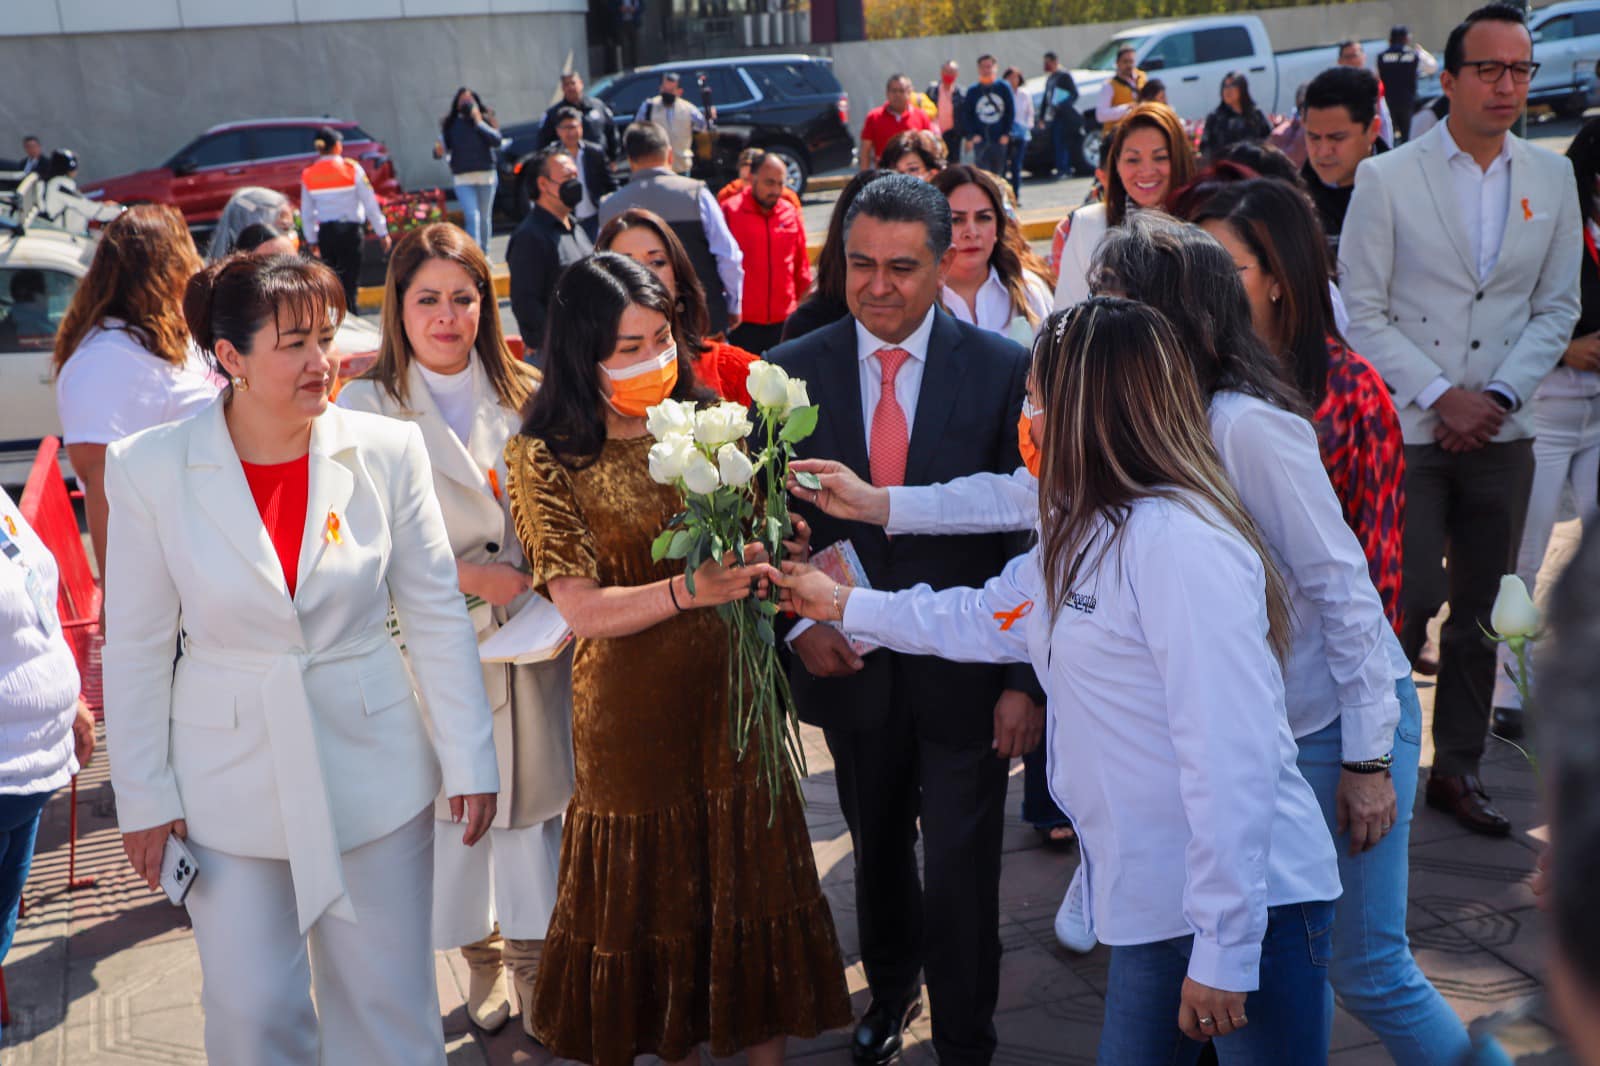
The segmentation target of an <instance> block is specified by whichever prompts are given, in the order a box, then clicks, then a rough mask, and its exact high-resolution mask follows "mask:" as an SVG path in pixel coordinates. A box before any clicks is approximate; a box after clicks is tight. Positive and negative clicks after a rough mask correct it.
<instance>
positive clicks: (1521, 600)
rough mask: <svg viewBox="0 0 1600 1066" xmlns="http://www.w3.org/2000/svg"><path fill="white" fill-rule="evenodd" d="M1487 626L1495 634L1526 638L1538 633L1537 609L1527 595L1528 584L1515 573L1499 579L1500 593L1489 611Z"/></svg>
mask: <svg viewBox="0 0 1600 1066" xmlns="http://www.w3.org/2000/svg"><path fill="white" fill-rule="evenodd" d="M1489 626H1490V628H1492V629H1493V630H1494V631H1495V634H1496V635H1497V636H1501V637H1506V638H1508V639H1511V640H1526V639H1527V638H1529V637H1534V636H1537V635H1538V633H1539V609H1538V608H1537V607H1535V606H1534V605H1533V600H1532V598H1530V597H1529V596H1528V586H1526V585H1524V584H1523V583H1522V579H1521V578H1520V577H1518V576H1517V575H1515V574H1506V575H1505V576H1503V577H1502V578H1501V579H1500V594H1499V595H1497V596H1496V597H1495V598H1494V609H1493V610H1492V611H1490V612H1489Z"/></svg>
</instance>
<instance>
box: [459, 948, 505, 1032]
mask: <svg viewBox="0 0 1600 1066" xmlns="http://www.w3.org/2000/svg"><path fill="white" fill-rule="evenodd" d="M501 945H502V942H501V940H500V934H499V932H498V931H497V932H493V933H490V934H489V935H488V936H486V937H484V938H483V939H482V940H480V941H478V942H477V943H476V944H467V945H466V946H464V947H463V948H462V949H461V957H462V958H464V959H466V960H467V973H468V982H467V1017H468V1018H469V1019H471V1021H472V1024H473V1025H476V1026H477V1027H478V1028H479V1029H482V1030H483V1031H484V1032H486V1033H492V1032H494V1031H495V1030H496V1029H499V1028H500V1027H501V1026H502V1025H504V1024H506V1019H507V1018H509V1017H511V999H510V997H509V996H508V995H507V993H506V967H505V960H503V959H502V958H501Z"/></svg>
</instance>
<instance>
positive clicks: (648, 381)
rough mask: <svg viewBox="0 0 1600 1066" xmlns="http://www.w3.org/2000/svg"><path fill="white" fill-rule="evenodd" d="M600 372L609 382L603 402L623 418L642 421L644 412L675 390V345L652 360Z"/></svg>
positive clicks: (676, 364) (604, 369) (676, 363)
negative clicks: (608, 389) (621, 368)
mask: <svg viewBox="0 0 1600 1066" xmlns="http://www.w3.org/2000/svg"><path fill="white" fill-rule="evenodd" d="M600 372H601V373H602V374H604V375H605V376H606V378H607V379H608V380H609V381H610V382H611V395H610V396H608V397H606V402H607V403H609V404H610V405H611V408H612V410H614V411H616V412H617V414H619V415H622V416H624V417H626V418H643V417H644V416H645V412H646V411H648V410H650V408H652V407H654V406H655V405H656V404H658V403H660V402H661V401H662V400H665V399H666V398H667V397H669V396H671V395H672V390H673V389H675V388H677V387H678V346H677V345H676V344H673V345H669V346H668V347H667V349H666V350H665V351H663V352H662V353H661V354H660V355H658V356H656V357H655V358H654V359H647V360H645V361H644V362H642V363H635V364H634V365H633V366H630V367H628V368H627V369H626V370H617V371H612V370H608V369H607V368H606V367H603V366H602V367H601V368H600Z"/></svg>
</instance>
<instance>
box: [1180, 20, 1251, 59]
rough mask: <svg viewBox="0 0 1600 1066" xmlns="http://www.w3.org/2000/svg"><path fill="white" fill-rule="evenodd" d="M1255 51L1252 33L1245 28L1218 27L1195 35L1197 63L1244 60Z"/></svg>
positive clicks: (1200, 31)
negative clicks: (1251, 40) (1251, 39)
mask: <svg viewBox="0 0 1600 1066" xmlns="http://www.w3.org/2000/svg"><path fill="white" fill-rule="evenodd" d="M1254 51H1255V48H1254V47H1253V46H1252V45H1251V43H1250V31H1249V30H1247V29H1245V28H1244V27H1243V26H1218V27H1216V28H1215V29H1209V30H1199V31H1197V32H1196V33H1195V35H1194V53H1195V55H1194V58H1195V62H1197V63H1221V62H1224V61H1226V60H1229V59H1244V58H1246V57H1247V56H1249V55H1251V54H1252V53H1253V52H1254Z"/></svg>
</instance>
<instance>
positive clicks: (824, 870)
mask: <svg viewBox="0 0 1600 1066" xmlns="http://www.w3.org/2000/svg"><path fill="white" fill-rule="evenodd" d="M1573 532H1574V531H1573V530H1572V529H1571V528H1570V527H1568V528H1566V529H1564V530H1563V540H1564V542H1565V543H1564V544H1562V545H1558V550H1557V552H1556V553H1553V555H1552V559H1551V560H1550V561H1549V564H1548V565H1547V566H1546V573H1547V574H1549V575H1553V573H1554V572H1555V570H1556V569H1557V568H1558V565H1559V561H1560V559H1561V558H1562V557H1563V556H1564V554H1565V552H1567V551H1570V548H1571V542H1572V538H1573ZM1545 587H1548V584H1545ZM1431 696H1432V692H1431V687H1424V688H1423V706H1424V710H1425V711H1429V710H1430V709H1431V704H1432V699H1431ZM1424 733H1425V735H1426V730H1425V731H1424ZM807 744H808V751H809V757H810V759H811V767H812V776H811V778H810V779H809V780H808V781H807V782H806V784H805V790H806V795H807V797H808V801H809V806H808V808H807V821H808V822H809V824H810V828H811V837H812V841H813V844H814V846H815V850H816V857H817V867H818V869H819V871H820V872H821V874H822V880H823V885H824V888H825V890H826V892H827V895H828V898H829V900H830V901H831V902H832V905H833V913H834V918H835V921H836V922H837V925H838V930H839V935H840V937H841V939H842V941H843V944H844V947H845V951H846V960H847V963H848V964H849V967H850V970H849V982H850V989H851V992H852V994H853V995H854V997H855V1005H856V1009H857V1011H858V1012H859V1011H860V1010H861V1009H863V1008H864V1007H865V1000H866V993H865V991H864V987H865V982H864V979H863V977H862V972H861V967H860V964H859V961H858V959H857V957H856V954H855V945H856V916H855V904H854V891H853V889H854V886H853V882H852V866H851V857H850V847H849V837H848V835H847V833H846V832H845V826H844V819H843V818H842V816H841V815H840V813H839V808H838V803H837V800H836V799H835V796H834V788H833V774H832V767H831V763H830V761H829V759H828V754H827V750H826V748H825V747H824V746H823V744H822V742H821V737H820V735H818V734H816V733H814V732H813V733H811V734H809V735H808V738H807ZM1428 761H1429V753H1428V752H1427V751H1424V762H1425V763H1426V762H1428ZM1483 777H1484V780H1485V782H1486V783H1487V786H1488V788H1489V791H1490V793H1491V794H1492V795H1493V796H1494V798H1495V800H1496V802H1497V803H1498V804H1499V806H1500V807H1501V809H1502V810H1504V811H1505V813H1506V814H1507V815H1508V816H1509V817H1510V818H1511V820H1512V822H1513V824H1514V826H1515V827H1516V830H1515V832H1514V833H1513V835H1512V836H1511V837H1510V838H1509V839H1505V840H1489V839H1485V838H1483V837H1478V836H1474V835H1472V834H1470V833H1467V832H1465V831H1463V830H1462V829H1460V828H1459V827H1458V826H1457V825H1456V824H1455V822H1454V821H1453V820H1451V819H1449V818H1446V817H1444V816H1442V815H1440V814H1437V813H1435V812H1433V811H1430V810H1428V809H1426V808H1425V807H1423V806H1422V805H1421V803H1420V802H1418V804H1417V813H1416V818H1415V820H1414V821H1413V823H1412V836H1411V883H1410V901H1411V906H1410V918H1409V922H1408V927H1409V930H1410V933H1411V936H1412V943H1413V947H1414V948H1415V951H1416V955H1417V958H1418V961H1419V962H1420V963H1421V964H1422V968H1423V969H1424V970H1425V971H1426V972H1427V974H1428V976H1429V977H1430V978H1432V980H1433V981H1434V983H1435V984H1436V985H1437V986H1438V988H1439V990H1440V991H1441V992H1443V993H1444V995H1445V997H1446V998H1447V999H1448V1000H1449V1001H1450V1003H1451V1004H1452V1005H1453V1006H1454V1007H1455V1008H1456V1010H1457V1011H1459V1012H1460V1014H1461V1015H1462V1017H1463V1018H1465V1019H1467V1020H1468V1021H1469V1022H1470V1021H1476V1020H1478V1019H1483V1018H1485V1017H1486V1016H1490V1015H1495V1014H1509V1015H1512V1016H1513V1018H1512V1020H1510V1021H1509V1023H1508V1024H1505V1025H1504V1026H1503V1027H1502V1028H1501V1030H1500V1037H1501V1040H1502V1042H1503V1043H1504V1045H1505V1047H1506V1048H1507V1050H1508V1051H1509V1052H1511V1054H1512V1056H1513V1058H1515V1059H1516V1061H1517V1062H1518V1063H1519V1066H1567V1064H1568V1063H1570V1061H1571V1060H1570V1059H1569V1058H1568V1056H1567V1055H1566V1054H1565V1053H1564V1052H1563V1051H1562V1050H1561V1047H1560V1040H1559V1038H1558V1037H1557V1035H1556V1034H1555V1032H1554V1031H1553V1029H1552V1028H1551V1027H1550V1018H1549V1011H1548V1008H1547V1006H1545V1005H1544V1003H1543V1001H1542V998H1540V997H1537V995H1536V994H1537V993H1538V991H1539V987H1540V974H1541V973H1542V969H1543V961H1542V960H1543V943H1544V937H1545V935H1546V933H1545V930H1544V927H1543V922H1542V920H1541V916H1540V915H1539V913H1538V912H1537V910H1536V909H1535V908H1534V905H1533V895H1532V893H1531V891H1530V890H1529V887H1528V881H1529V877H1530V874H1531V872H1532V869H1533V862H1534V856H1535V854H1536V851H1537V849H1538V848H1539V846H1540V843H1539V839H1538V835H1539V834H1540V829H1539V826H1540V824H1541V821H1542V819H1541V818H1540V817H1539V814H1538V810H1537V804H1536V793H1535V781H1534V777H1533V774H1532V772H1531V771H1530V770H1529V768H1528V766H1527V764H1526V763H1525V762H1524V761H1523V759H1522V757H1521V756H1520V755H1518V754H1517V752H1515V751H1514V750H1512V749H1510V748H1509V747H1507V746H1505V745H1503V744H1498V743H1495V744H1494V745H1493V747H1492V748H1491V750H1490V754H1489V757H1488V758H1487V760H1486V762H1485V765H1484V769H1483ZM1011 786H1012V788H1011V792H1012V795H1011V803H1010V815H1011V817H1010V818H1009V819H1008V821H1007V824H1006V831H1005V833H1006V835H1005V852H1006V857H1005V875H1004V879H1003V882H1002V886H1001V893H1002V902H1001V909H1002V925H1001V931H1000V932H1001V939H1002V941H1003V943H1004V946H1005V957H1004V960H1003V962H1002V964H1001V982H1000V1004H999V1010H998V1013H997V1016H996V1024H997V1026H998V1028H999V1031H1000V1051H999V1054H998V1055H997V1056H996V1058H995V1062H996V1064H997V1066H1023V1064H1046V1063H1049V1064H1065V1063H1092V1062H1093V1061H1094V1052H1095V1046H1096V1041H1097V1039H1098V1033H1099V1028H1100V1018H1101V1010H1102V1003H1103V996H1104V992H1105V981H1106V964H1107V959H1108V953H1107V951H1106V949H1104V948H1100V949H1097V950H1096V951H1094V952H1093V953H1091V954H1089V955H1086V956H1075V955H1072V954H1070V953H1069V952H1067V951H1065V950H1063V949H1062V948H1060V947H1058V946H1057V945H1056V943H1055V938H1054V935H1053V933H1052V921H1053V918H1054V916H1055V911H1056V906H1057V904H1058V902H1059V901H1060V898H1061V894H1062V892H1063V891H1064V890H1065V888H1066V885H1067V882H1068V880H1069V878H1070V876H1071V873H1072V870H1073V867H1074V866H1075V864H1076V863H1077V855H1076V853H1075V852H1068V853H1060V852H1055V851H1051V850H1049V849H1046V848H1043V847H1041V846H1040V844H1039V841H1038V837H1037V836H1036V834H1035V833H1034V832H1033V831H1032V830H1031V829H1030V828H1028V827H1027V826H1026V825H1024V824H1023V823H1022V822H1020V821H1019V820H1018V819H1017V817H1016V815H1017V811H1018V808H1019V806H1020V803H1021V792H1022V774H1021V766H1020V764H1017V766H1016V767H1015V772H1014V773H1013V776H1012V782H1011ZM79 813H80V819H81V822H82V825H81V827H80V838H79V848H78V871H79V874H80V876H82V875H83V874H89V875H91V876H93V877H95V879H96V883H95V885H94V886H93V887H92V888H83V889H79V890H77V891H76V892H71V893H69V892H67V891H66V890H65V889H66V867H67V848H66V846H65V841H66V835H67V833H66V827H67V797H66V794H65V793H64V792H63V793H62V794H61V795H59V796H58V797H56V799H55V800H53V801H52V803H51V805H50V807H49V808H48V810H47V812H46V822H45V825H44V827H43V831H42V834H41V839H40V850H39V855H38V858H37V861H36V862H35V865H34V871H33V876H32V878H31V879H30V880H29V882H28V885H27V889H26V892H25V899H26V901H27V906H28V910H27V914H26V916H25V917H24V918H23V920H22V922H21V924H20V927H19V929H18V933H17V940H16V944H15V945H14V946H13V948H12V951H11V956H10V958H9V959H8V960H7V963H6V967H5V977H6V981H7V984H8V985H9V987H10V994H11V1009H12V1015H13V1017H12V1025H11V1026H10V1027H8V1028H7V1029H6V1031H5V1040H4V1043H3V1044H0V1064H4V1066H45V1064H49V1066H62V1064H72V1066H90V1064H93V1066H100V1064H106V1066H122V1064H133V1063H159V1064H162V1066H180V1064H186V1063H204V1062H205V1056H204V1054H203V1052H202V1050H201V1047H202V1044H201V1013H200V1005H199V1003H200V999H199V996H200V967H199V962H198V958H197V956H196V953H195V950H194V943H193V940H192V938H191V936H190V932H189V927H188V923H187V920H186V918H185V916H184V912H183V911H181V910H178V909H175V908H173V907H172V906H170V905H169V904H168V903H167V902H166V900H165V899H164V898H157V897H155V896H153V895H152V894H151V893H150V892H149V891H147V890H146V889H145V888H144V887H143V886H142V885H139V884H136V883H135V881H134V878H133V876H132V874H131V872H130V871H129V869H128V867H127V864H126V862H125V861H124V860H123V858H122V853H121V847H120V843H119V838H118V836H117V834H116V831H115V827H114V822H113V810H112V803H111V789H110V785H109V784H108V783H107V778H106V767H105V761H104V759H103V758H97V759H96V761H95V764H94V766H93V767H92V768H91V769H90V770H89V771H88V772H87V773H85V774H84V775H83V776H82V778H81V780H80V792H79ZM437 958H438V974H439V992H440V1000H441V1005H442V1008H443V1012H444V1026H445V1031H446V1034H447V1035H448V1037H449V1047H450V1062H451V1064H452V1066H479V1064H485V1063H494V1064H501V1063H528V1064H536V1066H543V1064H547V1063H551V1062H552V1061H553V1060H552V1059H551V1058H550V1057H549V1056H548V1055H547V1054H545V1053H544V1052H542V1051H541V1050H540V1049H539V1048H537V1047H536V1046H535V1045H533V1044H532V1043H531V1042H530V1041H528V1040H527V1039H526V1038H525V1037H523V1035H522V1033H521V1031H520V1029H519V1027H518V1025H517V1021H518V1019H517V1018H515V1017H513V1019H512V1022H511V1024H509V1025H507V1026H506V1028H505V1029H503V1030H502V1031H501V1032H500V1033H498V1034H496V1035H495V1036H493V1037H489V1038H484V1037H482V1036H480V1035H478V1034H475V1033H473V1032H470V1031H469V1025H468V1023H467V1021H466V1014H465V1010H464V1008H463V994H464V991H465V988H466V972H465V968H464V967H463V965H462V963H461V960H460V959H459V957H458V956H456V955H454V954H453V953H450V954H446V953H441V954H440V955H439V956H438V957H437ZM911 1037H912V1039H911V1044H910V1046H909V1048H908V1050H907V1053H906V1055H905V1057H904V1061H905V1062H906V1063H908V1064H929V1063H933V1062H935V1061H936V1059H935V1057H934V1054H933V1051H932V1047H931V1043H930V1042H929V1029H928V1022H927V1018H926V1015H924V1017H923V1019H922V1020H920V1021H919V1022H918V1023H917V1024H916V1026H915V1027H914V1028H913V1030H912V1033H911ZM846 1040H847V1034H846V1033H844V1032H839V1033H833V1034H828V1035H827V1036H824V1037H822V1038H821V1039H818V1040H815V1041H809V1042H806V1043H801V1044H795V1045H793V1046H792V1047H791V1049H790V1055H791V1058H792V1059H794V1060H797V1061H800V1062H804V1063H815V1064H817V1066H822V1064H832V1063H838V1064H841V1066H842V1064H845V1063H848V1062H849V1061H850V1059H849V1055H848V1052H847V1051H846V1048H845V1045H846ZM1333 1046H1334V1054H1333V1059H1332V1061H1333V1063H1335V1064H1337V1066H1365V1064H1369V1063H1370V1064H1378V1063H1385V1062H1388V1061H1389V1060H1388V1057H1387V1056H1386V1055H1385V1054H1384V1053H1383V1051H1382V1048H1381V1047H1380V1045H1378V1043H1377V1042H1376V1039H1375V1038H1374V1037H1373V1035H1372V1034H1371V1033H1370V1032H1369V1031H1368V1030H1367V1029H1366V1028H1365V1027H1363V1026H1362V1025H1361V1024H1360V1023H1358V1022H1356V1021H1355V1020H1354V1019H1352V1018H1351V1017H1350V1016H1348V1015H1347V1014H1345V1013H1344V1012H1343V1011H1342V1010H1341V1011H1340V1012H1339V1015H1338V1017H1337V1019H1336V1021H1335V1025H1334V1041H1333Z"/></svg>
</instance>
